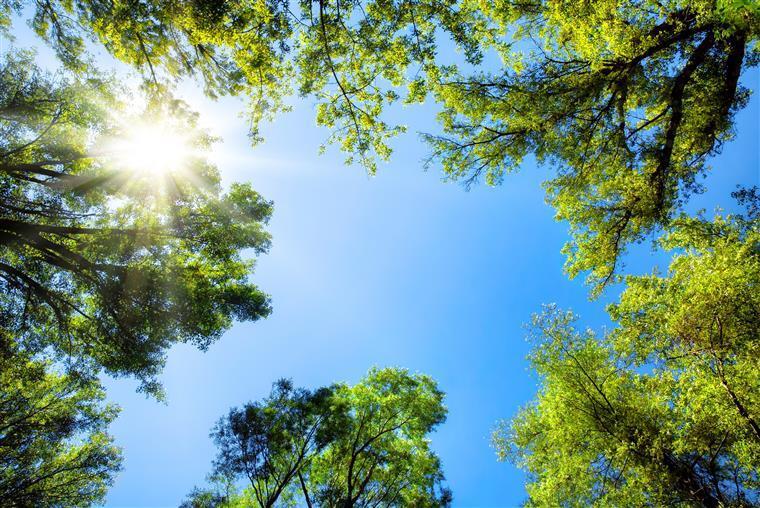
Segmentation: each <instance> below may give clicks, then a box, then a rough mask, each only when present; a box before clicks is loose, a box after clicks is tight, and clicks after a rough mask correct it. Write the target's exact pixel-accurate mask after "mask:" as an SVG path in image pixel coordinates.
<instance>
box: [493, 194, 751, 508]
mask: <svg viewBox="0 0 760 508" xmlns="http://www.w3.org/2000/svg"><path fill="white" fill-rule="evenodd" d="M741 194H742V196H741V197H743V198H745V199H746V200H747V201H748V204H749V205H750V206H749V213H748V214H747V216H746V217H745V216H739V215H736V216H728V217H720V216H718V217H716V218H715V220H713V221H708V220H706V219H704V218H702V217H697V218H688V217H680V218H678V219H677V220H676V221H674V224H673V227H672V228H671V230H670V231H669V233H668V235H667V236H666V238H665V239H664V244H665V245H666V246H667V247H670V248H673V249H679V250H680V252H681V253H680V254H678V255H676V256H675V257H674V259H673V261H672V264H671V266H670V271H669V273H668V275H667V276H659V275H657V274H654V275H649V276H635V277H633V276H631V277H628V278H627V282H628V285H627V288H626V290H625V291H624V293H623V294H622V296H621V299H620V302H619V303H617V304H615V305H612V306H611V307H610V313H611V315H612V317H613V318H614V319H615V320H616V321H617V323H618V326H617V327H616V328H615V329H613V330H612V331H610V332H609V333H606V334H605V335H604V336H602V337H598V336H597V335H595V334H594V333H593V332H591V331H588V332H585V333H580V332H577V331H575V330H574V328H573V320H574V317H573V315H572V314H571V313H565V312H559V311H558V310H556V309H554V308H550V309H548V310H547V311H546V312H545V313H544V314H542V315H540V316H538V317H537V318H536V320H535V325H536V330H537V334H536V336H537V339H538V345H537V347H536V349H535V352H534V354H533V355H532V357H531V362H532V364H533V366H534V367H535V369H536V370H537V372H538V374H539V376H540V378H541V389H540V392H539V395H538V398H537V400H536V401H535V402H534V403H532V404H531V405H529V406H527V407H526V408H524V409H522V410H521V411H520V412H519V414H518V415H517V416H516V417H515V418H514V419H513V420H512V421H511V422H505V423H504V424H502V426H501V427H500V428H499V429H497V431H496V432H495V434H494V444H495V446H496V448H497V451H498V453H499V455H500V456H501V457H502V458H509V459H511V460H513V461H514V462H515V463H516V464H517V465H519V466H520V467H522V468H525V469H526V470H527V471H528V472H529V474H530V476H529V483H528V487H527V488H528V493H529V496H530V501H529V504H531V505H536V506H546V505H553V504H556V503H560V504H565V503H569V504H570V505H587V506H665V505H698V506H716V507H717V506H754V505H756V504H757V503H758V502H760V477H759V476H758V465H760V426H758V424H759V423H760V392H758V387H759V386H760V369H758V358H760V312H758V309H760V215H758V206H760V195H758V194H757V189H753V190H749V191H744V192H742V193H741Z"/></svg>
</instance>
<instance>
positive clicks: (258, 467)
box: [185, 369, 451, 507]
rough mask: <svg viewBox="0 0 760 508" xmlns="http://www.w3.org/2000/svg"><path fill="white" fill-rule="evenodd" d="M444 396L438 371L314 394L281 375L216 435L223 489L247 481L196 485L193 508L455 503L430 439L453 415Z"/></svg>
mask: <svg viewBox="0 0 760 508" xmlns="http://www.w3.org/2000/svg"><path fill="white" fill-rule="evenodd" d="M442 400H443V393H441V392H440V391H439V390H438V388H437V387H436V386H435V383H434V382H433V381H432V380H431V379H430V378H428V377H426V376H422V375H411V374H409V373H408V372H406V371H404V370H399V369H382V370H371V371H370V372H369V374H368V375H367V376H366V377H365V378H364V379H363V380H362V381H361V382H359V383H358V384H357V385H355V386H352V387H351V386H348V385H345V384H337V385H333V386H330V387H325V388H320V389H318V390H315V391H313V392H312V391H308V390H304V389H294V388H293V386H292V384H291V383H290V381H286V380H282V381H279V382H277V383H275V385H274V388H273V390H272V394H271V395H270V396H269V397H268V398H266V399H264V400H263V401H262V402H259V403H249V404H247V405H246V406H244V407H243V408H240V409H233V410H232V411H231V412H230V414H229V415H228V416H227V417H225V418H223V419H222V420H220V422H219V423H218V425H217V426H216V428H215V429H214V432H213V433H212V436H213V437H214V440H215V441H216V443H217V445H218V446H219V455H218V457H217V459H216V462H215V469H214V475H213V477H212V478H214V479H216V480H217V486H219V485H224V486H226V487H229V485H232V484H234V483H235V481H236V480H238V479H240V478H244V479H247V481H248V483H249V485H248V487H247V488H246V489H245V490H244V491H242V492H236V491H233V492H231V493H230V492H229V489H228V488H225V489H221V488H217V489H216V490H214V489H206V490H198V489H196V490H195V491H194V492H193V493H192V494H191V495H190V496H189V498H188V499H187V500H186V502H185V506H187V507H206V506H225V507H230V506H262V507H264V506H266V507H268V506H275V505H277V506H291V505H296V504H298V503H299V501H300V504H306V505H307V506H357V507H358V506H431V507H434V506H446V505H448V503H449V502H450V500H451V494H450V492H449V491H448V489H446V488H443V487H442V482H443V481H444V478H443V473H442V472H441V466H440V462H439V460H438V458H437V457H436V456H435V454H434V453H433V452H432V451H431V450H430V448H429V443H428V440H427V438H426V436H427V434H428V433H429V432H430V431H431V430H432V429H433V428H435V427H436V426H437V425H438V424H440V423H442V422H443V420H444V419H445V416H446V410H445V408H444V407H443V405H442Z"/></svg>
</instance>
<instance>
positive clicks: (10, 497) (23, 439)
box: [0, 330, 121, 507]
mask: <svg viewBox="0 0 760 508" xmlns="http://www.w3.org/2000/svg"><path fill="white" fill-rule="evenodd" d="M104 396H105V395H104V393H103V390H102V389H101V387H100V385H99V384H98V383H97V381H96V380H93V379H89V378H86V377H82V376H79V375H77V374H75V373H71V374H59V373H56V372H55V371H54V369H53V364H52V363H51V362H49V361H42V360H40V359H37V358H35V357H34V356H33V355H30V354H29V353H27V352H25V351H24V350H23V349H22V348H20V346H19V345H18V344H17V343H16V341H15V340H14V339H12V336H11V335H10V334H9V333H8V332H7V330H2V331H0V504H2V505H3V506H8V507H26V506H38V507H56V506H72V507H79V506H82V507H84V506H91V505H92V504H94V503H100V502H102V501H103V499H104V497H105V494H106V489H107V487H108V486H110V484H111V482H112V480H113V476H114V474H115V473H116V472H117V471H118V470H119V468H120V465H121V453H120V451H119V450H118V449H117V448H115V447H114V446H113V444H112V439H111V437H110V436H109V435H108V434H107V433H106V427H107V425H108V424H109V423H110V422H111V421H112V420H113V419H114V418H115V417H116V414H117V411H116V409H115V408H114V407H112V406H110V405H103V403H102V401H103V399H104Z"/></svg>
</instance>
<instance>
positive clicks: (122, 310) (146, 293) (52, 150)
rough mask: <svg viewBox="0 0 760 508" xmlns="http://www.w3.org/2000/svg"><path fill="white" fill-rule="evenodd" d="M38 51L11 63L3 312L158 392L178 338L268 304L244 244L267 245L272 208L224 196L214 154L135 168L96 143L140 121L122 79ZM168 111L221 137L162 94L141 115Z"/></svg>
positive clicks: (2, 162)
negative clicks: (41, 60)
mask: <svg viewBox="0 0 760 508" xmlns="http://www.w3.org/2000/svg"><path fill="white" fill-rule="evenodd" d="M33 59H34V57H33V55H32V54H28V53H23V52H9V53H7V54H6V55H5V59H4V61H3V62H1V63H0V320H1V321H2V325H3V326H4V327H6V328H7V329H9V330H13V332H14V333H15V334H16V337H17V338H18V339H19V341H20V342H22V343H23V344H24V345H25V346H26V347H28V348H35V349H44V348H50V349H52V351H53V352H55V353H56V354H57V355H58V357H59V358H60V359H64V360H66V361H67V362H69V363H70V364H72V365H76V367H77V368H79V369H83V370H98V369H100V368H104V369H105V370H106V371H108V372H109V373H110V374H113V375H133V376H136V377H137V378H138V379H140V380H141V381H142V383H143V384H142V387H143V389H145V390H147V391H149V392H151V393H153V394H156V395H159V394H160V387H159V386H158V384H157V383H156V382H155V375H156V374H157V373H158V372H159V370H160V368H161V365H162V363H163V357H164V354H165V351H166V349H167V348H168V347H169V346H170V345H171V344H172V343H175V342H191V343H193V344H196V345H198V346H199V347H201V348H205V347H206V346H207V345H208V344H209V343H210V342H212V341H213V340H215V339H216V338H218V337H219V336H220V334H221V333H222V332H223V331H224V330H226V329H227V328H228V327H229V326H230V324H231V322H232V319H233V318H237V319H242V320H255V319H258V318H259V317H262V316H266V315H267V314H268V313H269V300H268V297H267V296H266V295H265V294H264V293H262V292H261V291H260V290H259V289H258V288H257V287H256V286H255V285H253V284H251V283H250V281H249V280H248V277H249V275H250V273H251V270H252V262H251V261H246V260H243V259H242V257H241V255H240V253H241V251H242V250H244V249H252V250H253V251H255V252H256V253H260V252H263V251H265V250H266V249H267V248H268V246H269V235H268V234H267V233H266V232H265V230H264V229H263V226H264V224H265V223H266V222H267V220H268V218H269V216H270V214H271V211H272V204H271V203H270V202H268V201H266V200H264V199H263V198H262V197H261V196H260V195H259V194H258V193H256V192H255V191H254V190H253V189H251V188H250V186H248V185H237V184H236V185H233V186H231V188H230V189H229V190H228V192H226V193H224V192H222V189H221V184H220V178H219V173H218V171H217V169H216V168H215V167H213V166H211V165H209V164H208V163H207V162H206V160H205V159H204V157H203V156H202V155H193V156H189V157H188V158H187V160H185V161H183V168H182V169H181V170H178V171H177V172H169V173H167V174H165V175H161V174H153V173H152V171H151V170H150V169H151V168H144V169H141V170H139V171H129V170H124V169H123V168H121V167H120V166H119V162H118V160H116V159H115V158H114V157H112V156H109V153H108V150H107V146H108V145H107V143H105V142H102V143H101V144H102V146H101V144H98V142H97V140H103V139H107V138H109V137H110V138H118V137H119V136H121V135H123V132H124V130H125V129H126V128H128V127H129V123H130V122H135V121H136V120H137V119H136V118H131V117H129V116H128V115H127V113H125V112H124V111H123V105H120V104H119V103H117V101H116V100H115V99H114V93H115V87H114V85H113V83H111V82H110V81H108V80H104V79H101V78H97V77H76V76H74V77H66V78H65V77H61V76H51V75H47V74H45V73H43V72H41V71H40V70H39V69H37V68H36V66H35V64H34V60H33ZM120 110H121V111H122V112H121V113H119V111H120ZM119 115H121V116H119ZM158 116H168V117H169V118H172V119H173V121H174V122H175V128H177V129H182V131H183V132H191V133H193V137H192V138H191V139H190V140H189V141H188V144H190V145H192V146H193V147H194V148H197V149H199V150H200V149H203V148H204V147H208V145H209V143H210V142H211V141H212V140H211V138H209V136H208V135H206V134H204V133H203V132H201V131H199V130H198V129H197V128H196V127H195V125H196V116H195V115H194V114H193V113H192V112H190V111H189V110H188V109H187V107H186V106H185V105H184V104H183V103H182V102H180V101H176V100H160V101H159V100H156V101H155V102H153V103H150V104H149V105H148V107H147V112H146V113H145V115H144V119H143V121H155V120H156V118H157V117H158ZM93 140H96V141H93Z"/></svg>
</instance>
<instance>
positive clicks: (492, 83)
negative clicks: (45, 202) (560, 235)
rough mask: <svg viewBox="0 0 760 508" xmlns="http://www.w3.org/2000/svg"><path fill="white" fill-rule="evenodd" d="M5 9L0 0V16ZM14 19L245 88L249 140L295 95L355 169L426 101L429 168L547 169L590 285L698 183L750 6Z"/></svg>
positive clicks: (94, 5)
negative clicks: (553, 169)
mask: <svg viewBox="0 0 760 508" xmlns="http://www.w3.org/2000/svg"><path fill="white" fill-rule="evenodd" d="M23 4H24V2H10V1H5V2H0V5H4V6H5V11H6V13H7V15H6V17H7V18H8V19H10V16H11V14H12V13H13V11H14V6H16V8H15V9H16V10H18V8H20V6H22V5H23ZM34 13H35V14H34V17H33V26H34V28H35V30H36V31H37V33H39V34H40V35H41V36H43V37H44V38H46V39H47V40H49V41H50V42H51V43H52V44H53V46H54V47H55V48H56V50H57V51H58V54H59V56H60V57H61V58H62V60H63V61H64V62H66V63H67V64H68V65H69V66H70V67H72V68H82V67H86V65H85V63H84V62H85V60H84V59H83V58H84V57H83V49H84V47H85V44H84V42H83V41H85V40H86V39H87V38H91V39H94V40H97V41H99V42H101V43H102V44H104V45H105V47H106V48H107V49H108V50H109V51H110V52H111V53H112V54H113V55H114V56H116V57H117V58H120V59H122V60H124V61H126V62H128V63H130V64H132V65H134V66H136V67H137V68H139V69H141V70H142V71H143V72H144V75H145V76H146V78H147V79H148V80H149V81H154V82H159V81H163V80H167V79H168V80H171V79H174V78H181V77H184V76H189V75H192V76H197V77H199V78H201V80H202V82H203V83H204V84H205V86H206V89H207V92H208V93H210V94H212V95H216V94H243V95H247V96H248V97H250V99H251V100H250V102H249V105H250V106H249V113H250V119H251V121H252V136H253V138H254V139H259V131H258V124H259V122H260V120H262V119H264V118H269V117H271V116H272V115H273V114H274V113H276V112H278V111H281V110H283V109H287V108H286V106H285V103H284V98H285V97H286V96H287V95H288V94H290V93H293V92H298V93H299V94H301V95H303V96H311V97H313V98H315V99H316V101H317V103H318V108H317V121H318V123H319V124H321V125H323V126H326V127H328V128H330V129H331V132H332V138H331V139H332V141H334V142H337V143H339V144H340V145H341V147H342V148H343V149H344V150H345V151H347V152H348V154H349V161H352V160H355V159H357V160H358V161H359V162H361V163H363V164H364V165H365V166H367V167H368V168H369V170H370V171H374V170H375V164H376V159H377V158H378V157H379V158H380V159H385V158H387V157H388V155H389V154H390V147H389V144H388V140H389V138H390V137H391V136H393V135H395V134H397V133H399V132H401V131H403V130H404V129H405V127H404V125H401V124H389V123H387V122H386V121H385V120H384V118H385V115H383V111H384V110H386V109H387V108H388V107H389V106H390V105H392V104H394V103H397V102H399V101H403V102H407V103H414V102H419V101H423V100H424V99H425V98H426V97H431V98H433V99H434V100H435V101H436V102H437V103H438V104H439V105H440V106H441V108H442V111H441V112H440V115H439V120H440V124H441V128H442V131H441V132H439V133H432V134H429V135H426V136H425V137H426V138H427V140H428V141H429V142H430V143H431V147H432V154H431V162H432V161H440V162H441V163H442V166H443V170H444V172H445V174H446V175H447V176H448V177H450V178H452V179H456V180H463V181H465V182H466V183H467V184H471V183H472V182H474V181H476V180H478V179H481V178H484V179H485V180H486V181H487V182H489V183H491V184H494V183H497V182H499V181H501V179H502V176H503V175H504V174H505V173H507V172H509V171H512V170H514V169H516V168H517V167H518V166H519V165H520V164H521V162H522V161H523V160H524V158H525V157H526V156H528V155H530V154H535V155H536V156H537V157H538V158H539V160H540V161H544V162H547V163H555V164H556V166H557V169H558V172H557V176H556V178H553V179H552V180H550V181H548V182H547V183H546V188H547V191H548V197H549V200H550V201H551V202H552V203H553V204H554V206H555V207H556V209H557V216H558V218H560V219H562V220H566V221H569V223H570V225H571V228H572V231H573V235H574V236H573V240H572V242H571V243H570V244H568V246H567V249H566V251H567V254H568V265H567V266H568V271H569V273H570V274H571V275H576V274H578V273H580V272H583V271H588V272H590V281H591V282H592V283H593V284H594V287H595V290H596V291H598V290H600V289H601V288H602V287H603V286H604V285H605V284H606V283H607V282H609V281H610V280H612V279H613V278H614V277H615V275H616V272H617V270H618V268H619V257H620V254H621V253H622V252H623V251H624V249H625V246H626V245H627V244H628V243H630V242H634V241H639V240H641V239H642V238H644V237H645V236H646V235H647V234H649V233H651V232H652V231H654V230H655V229H656V228H657V227H658V226H660V225H663V224H667V222H668V221H669V220H670V219H671V218H672V217H673V216H674V214H675V213H676V212H677V210H678V207H679V205H680V204H681V202H682V200H683V199H684V198H685V197H686V196H687V195H688V194H689V193H690V192H693V191H695V190H698V189H699V181H698V177H699V175H700V174H702V173H703V172H704V170H705V169H706V163H707V160H708V157H709V156H710V155H712V154H714V153H716V151H718V150H720V147H721V145H722V143H723V142H724V141H725V140H726V139H727V138H728V137H730V135H731V127H732V118H733V115H734V113H735V112H736V111H737V110H738V109H740V108H741V107H742V106H743V105H744V104H745V103H746V101H747V98H748V93H749V92H748V90H746V89H745V88H743V87H742V86H741V85H740V77H741V74H742V72H743V70H745V69H747V68H749V67H752V66H754V65H756V64H757V61H758V48H757V39H758V34H760V7H758V6H757V4H756V3H753V2H750V1H742V0H737V1H728V0H720V1H717V2H716V1H714V0H697V1H695V0H689V1H685V0H665V1H660V0H600V1H594V2H568V1H565V0H530V1H519V2H513V1H510V0H499V1H495V2H485V1H480V0H394V1H388V0H349V1H346V0H319V1H315V2H312V1H309V0H302V1H299V2H287V1H283V0H236V1H231V2H215V1H208V0H194V1H191V2H179V1H160V2H158V1H149V0H118V1H112V0H109V1H107V2H106V1H102V0H76V1H65V2H64V1H59V0H50V1H45V2H36V3H35V10H34ZM7 23H9V21H6V24H7ZM452 49H457V50H458V51H459V54H458V55H453V51H452ZM494 56H496V57H498V61H499V62H500V63H498V64H496V63H493V61H495V60H497V58H493V57H494Z"/></svg>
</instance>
